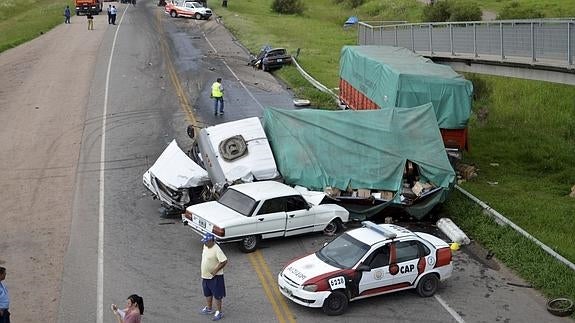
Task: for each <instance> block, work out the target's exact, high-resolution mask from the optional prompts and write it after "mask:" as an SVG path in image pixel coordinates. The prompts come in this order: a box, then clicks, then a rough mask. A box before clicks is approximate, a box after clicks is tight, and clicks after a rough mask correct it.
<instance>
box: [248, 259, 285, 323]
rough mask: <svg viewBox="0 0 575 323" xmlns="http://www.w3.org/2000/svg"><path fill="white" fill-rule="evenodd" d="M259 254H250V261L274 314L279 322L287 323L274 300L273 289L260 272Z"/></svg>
mask: <svg viewBox="0 0 575 323" xmlns="http://www.w3.org/2000/svg"><path fill="white" fill-rule="evenodd" d="M258 253H259V251H255V252H253V253H250V254H248V259H249V260H250V262H251V264H252V267H253V268H254V269H255V270H256V273H257V275H258V278H259V279H260V282H261V283H262V287H263V288H264V292H265V293H266V296H267V297H268V299H269V301H270V303H272V307H273V309H274V312H275V313H276V316H277V318H278V320H279V322H280V323H285V320H284V318H283V315H282V312H281V310H280V308H279V306H278V304H277V301H276V299H275V298H274V295H273V291H271V289H272V288H273V287H270V286H269V284H268V283H267V282H266V277H265V275H264V273H262V271H261V270H260V267H261V265H260V263H259V262H258V257H257V254H258Z"/></svg>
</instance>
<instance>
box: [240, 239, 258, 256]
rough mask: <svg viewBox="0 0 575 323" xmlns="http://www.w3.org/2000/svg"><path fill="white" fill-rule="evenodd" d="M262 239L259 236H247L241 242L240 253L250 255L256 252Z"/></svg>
mask: <svg viewBox="0 0 575 323" xmlns="http://www.w3.org/2000/svg"><path fill="white" fill-rule="evenodd" d="M259 242H260V238H259V237H258V236H255V235H253V236H247V237H244V238H243V239H242V241H240V251H241V252H244V253H250V252H254V251H256V249H257V248H258V244H259Z"/></svg>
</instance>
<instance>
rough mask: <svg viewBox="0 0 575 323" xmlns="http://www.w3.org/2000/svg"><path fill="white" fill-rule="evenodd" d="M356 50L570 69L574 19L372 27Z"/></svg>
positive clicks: (362, 31)
mask: <svg viewBox="0 0 575 323" xmlns="http://www.w3.org/2000/svg"><path fill="white" fill-rule="evenodd" d="M358 44H359V45H388V46H400V47H405V48H409V49H411V50H413V51H414V52H417V53H420V54H422V55H429V56H445V57H461V58H471V59H478V60H486V61H497V62H517V63H525V64H537V65H539V66H548V67H550V68H560V69H569V70H571V69H574V68H575V66H574V65H573V64H574V56H575V19H569V18H567V19H538V20H502V21H489V22H483V21H481V22H451V23H447V22H443V23H421V24H396V25H372V24H369V23H366V22H360V23H359V26H358Z"/></svg>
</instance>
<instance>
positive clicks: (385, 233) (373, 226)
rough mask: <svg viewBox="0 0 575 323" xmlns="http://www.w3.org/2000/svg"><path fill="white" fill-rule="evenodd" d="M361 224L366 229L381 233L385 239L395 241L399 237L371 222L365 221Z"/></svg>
mask: <svg viewBox="0 0 575 323" xmlns="http://www.w3.org/2000/svg"><path fill="white" fill-rule="evenodd" d="M361 224H363V226H364V227H366V228H368V229H371V230H373V231H377V232H379V233H381V234H382V235H383V236H384V237H386V238H388V239H393V238H395V237H397V234H396V233H395V232H392V231H389V230H387V229H385V228H383V227H381V226H379V225H377V224H375V223H373V222H371V221H363V222H361Z"/></svg>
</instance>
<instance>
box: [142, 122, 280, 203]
mask: <svg viewBox="0 0 575 323" xmlns="http://www.w3.org/2000/svg"><path fill="white" fill-rule="evenodd" d="M188 135H189V136H190V137H191V138H192V139H193V142H192V144H191V149H189V151H188V153H187V154H186V153H184V151H182V149H180V148H179V147H178V145H177V143H176V141H175V140H174V141H172V142H171V143H170V144H169V145H168V147H167V148H166V149H165V150H164V152H163V153H162V154H161V155H160V157H159V158H158V159H157V160H156V162H155V163H154V165H153V166H152V167H151V168H150V169H149V170H148V171H147V172H146V173H144V175H143V183H144V186H146V188H147V189H148V190H149V191H150V192H152V194H153V195H154V198H157V199H159V200H160V201H161V202H162V207H163V210H162V213H181V212H183V211H185V209H186V207H188V206H190V205H192V204H195V203H199V202H204V201H208V200H212V199H216V198H217V197H218V196H219V194H220V193H221V192H222V191H223V190H224V189H225V188H226V187H228V186H229V185H232V184H237V183H247V182H253V181H262V180H271V179H277V178H279V177H280V175H279V171H278V169H277V166H276V163H275V160H274V157H273V155H272V151H271V148H270V145H269V142H268V139H267V137H266V134H265V132H264V129H263V127H262V124H261V122H260V120H259V119H258V118H255V117H254V118H247V119H242V120H238V121H232V122H226V123H223V124H219V125H215V126H211V127H207V128H203V129H200V131H199V132H198V133H197V135H196V131H195V128H194V127H191V126H190V127H188Z"/></svg>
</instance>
